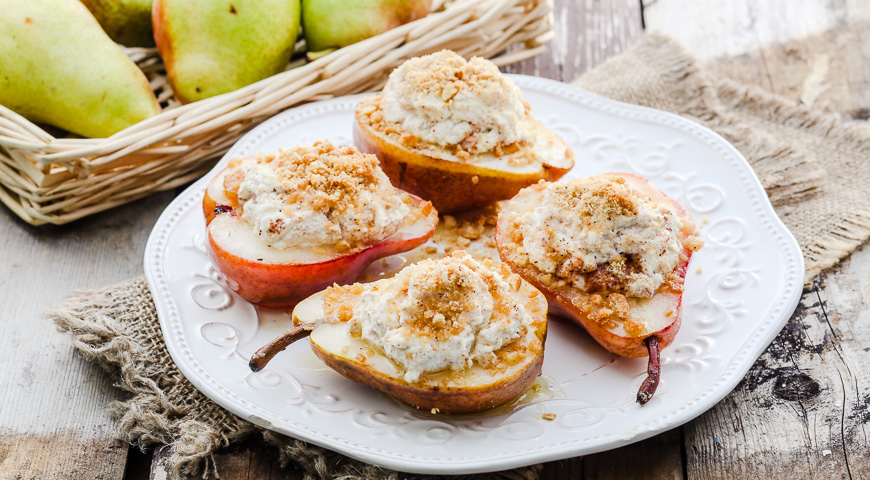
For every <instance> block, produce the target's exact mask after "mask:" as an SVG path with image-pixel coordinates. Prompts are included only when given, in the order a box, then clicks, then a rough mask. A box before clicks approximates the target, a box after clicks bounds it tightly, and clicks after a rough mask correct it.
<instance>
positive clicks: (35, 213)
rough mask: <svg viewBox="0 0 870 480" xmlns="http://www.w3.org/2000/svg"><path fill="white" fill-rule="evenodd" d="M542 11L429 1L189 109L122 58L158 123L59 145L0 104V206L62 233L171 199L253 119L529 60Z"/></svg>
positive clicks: (158, 80) (139, 59) (509, 3)
mask: <svg viewBox="0 0 870 480" xmlns="http://www.w3.org/2000/svg"><path fill="white" fill-rule="evenodd" d="M552 9H553V5H552V0H435V1H434V2H433V12H432V13H430V14H429V15H428V16H426V17H425V18H422V19H420V20H417V21H415V22H412V23H409V24H406V25H403V26H401V27H398V28H396V29H393V30H390V31H388V32H385V33H383V34H381V35H378V36H376V37H373V38H370V39H368V40H365V41H362V42H360V43H357V44H354V45H351V46H349V47H345V48H342V49H339V50H337V51H336V52H334V53H331V54H329V55H326V56H325V57H323V58H320V59H318V60H316V61H314V62H311V63H306V62H305V61H304V60H299V61H295V62H291V64H290V65H288V68H287V70H286V71H285V72H283V73H280V74H278V75H275V76H272V77H269V78H267V79H265V80H262V81H260V82H257V83H255V84H253V85H249V86H247V87H245V88H242V89H239V90H236V91H234V92H230V93H227V94H224V95H220V96H217V97H213V98H209V99H206V100H201V101H199V102H195V103H191V104H188V105H180V104H179V102H178V101H177V100H176V99H175V98H174V96H173V94H172V89H171V88H170V87H169V85H168V82H167V80H166V77H165V73H164V69H163V65H162V63H161V61H160V57H159V56H158V55H157V52H156V50H155V49H128V50H127V53H128V54H129V55H130V57H131V58H132V59H133V60H134V61H135V62H136V63H137V64H138V65H139V67H140V68H142V70H143V71H144V72H145V74H146V76H147V77H148V79H149V81H150V82H151V87H152V88H153V89H154V92H155V94H156V95H157V99H158V100H159V101H160V102H161V104H163V105H166V108H165V109H164V110H163V112H161V113H160V114H159V115H157V116H155V117H152V118H149V119H147V120H144V121H142V122H139V123H137V124H136V125H133V126H131V127H129V128H127V129H125V130H123V131H121V132H118V133H117V134H115V135H113V136H111V137H109V138H101V139H84V138H59V137H57V136H54V135H52V134H50V133H49V132H46V131H45V130H44V129H42V128H41V127H39V126H37V125H35V124H33V123H32V122H30V121H28V120H27V119H25V118H23V117H21V116H20V115H18V114H16V113H15V112H12V111H11V110H9V109H8V108H5V107H3V106H2V105H0V201H2V202H3V203H4V204H6V205H7V206H8V207H9V208H11V209H12V211H14V212H15V213H16V214H17V215H18V216H19V217H21V218H22V219H24V221H26V222H28V223H31V224H33V225H41V224H45V223H54V224H62V223H67V222H70V221H73V220H76V219H79V218H82V217H84V216H87V215H90V214H93V213H96V212H99V211H102V210H106V209H109V208H112V207H115V206H117V205H121V204H123V203H127V202H130V201H132V200H135V199H137V198H141V197H143V196H145V195H148V194H150V193H152V192H156V191H160V190H167V189H171V188H174V187H176V186H178V185H182V184H184V183H187V182H189V181H191V180H193V179H195V178H197V177H199V176H201V175H202V174H203V173H205V172H206V171H208V169H210V168H211V166H212V165H213V164H214V162H215V161H216V160H217V159H219V158H220V157H221V156H222V155H223V154H224V152H226V151H227V149H229V147H230V146H231V145H232V144H233V143H234V142H235V141H236V140H238V138H239V137H241V136H242V135H243V134H244V133H246V132H247V131H248V130H250V129H251V128H253V127H254V126H255V125H256V124H257V123H259V122H260V121H261V120H263V119H265V118H267V117H270V116H272V115H275V114H276V113H278V112H280V111H282V110H285V109H287V108H289V107H292V106H294V105H298V104H300V103H303V102H308V101H313V100H322V99H326V98H331V97H335V96H340V95H348V94H352V93H360V92H366V91H373V90H377V89H379V88H380V87H382V86H383V84H384V82H385V81H386V78H387V75H388V74H389V72H390V71H391V70H392V69H393V68H395V67H396V66H398V65H399V64H400V63H402V62H403V61H404V60H406V59H408V58H410V57H414V56H419V55H424V54H427V53H431V52H434V51H438V50H441V49H445V48H447V49H451V50H455V51H456V52H457V53H459V54H460V55H463V56H471V55H478V56H483V57H488V58H492V60H493V61H494V62H495V63H496V64H497V65H507V64H510V63H513V62H518V61H521V60H524V59H526V58H529V57H532V56H534V55H537V54H538V53H540V52H541V51H542V50H543V48H544V45H545V44H546V43H547V42H548V41H550V40H551V39H552V37H553V31H552V25H553V19H552ZM509 47H510V48H509Z"/></svg>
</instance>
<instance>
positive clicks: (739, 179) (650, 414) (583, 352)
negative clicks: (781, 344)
mask: <svg viewBox="0 0 870 480" xmlns="http://www.w3.org/2000/svg"><path fill="white" fill-rule="evenodd" d="M512 78H513V80H514V81H515V82H516V83H517V84H518V85H519V86H520V88H522V90H523V92H524V94H525V97H526V99H527V100H528V101H529V103H530V104H531V105H532V113H533V114H534V115H535V117H536V118H538V119H539V120H540V121H541V122H542V123H544V124H545V125H547V126H548V127H550V128H551V129H553V130H555V131H556V132H557V133H558V134H559V135H561V136H562V138H564V139H565V141H567V142H568V144H569V145H570V146H571V147H572V148H573V149H574V151H575V153H576V155H577V165H576V167H575V168H574V170H573V171H572V172H570V173H569V174H568V177H576V176H584V175H588V174H593V173H599V172H607V171H627V172H634V173H637V174H639V175H642V176H644V177H646V178H648V179H650V180H651V181H652V183H653V184H655V185H656V186H658V187H659V188H661V189H662V190H664V191H665V192H666V193H668V194H669V195H671V196H673V197H675V198H677V199H678V200H680V201H681V202H682V203H683V204H684V205H685V206H686V207H688V210H689V211H690V212H691V214H692V215H693V216H694V218H695V219H696V220H697V221H698V223H699V224H700V227H701V233H702V238H703V239H704V241H705V242H706V244H705V246H704V248H703V249H702V250H701V251H700V252H699V253H697V254H696V255H695V256H693V257H692V263H691V265H690V268H689V275H688V278H687V279H686V286H687V288H686V292H685V297H684V300H683V315H684V317H683V326H682V330H681V331H680V332H679V334H678V335H677V337H676V340H675V342H674V343H673V345H671V347H669V348H668V349H666V350H665V351H664V352H663V362H664V366H663V371H662V383H661V385H660V386H659V389H658V392H657V393H656V395H655V397H654V398H653V400H652V401H650V402H649V403H648V404H647V405H645V406H643V407H641V406H639V405H637V404H636V403H635V401H634V397H635V393H636V391H637V388H638V386H639V385H640V383H641V381H642V380H643V378H644V376H645V368H646V359H627V358H621V357H618V356H615V355H612V354H609V353H607V352H606V351H604V350H603V349H601V348H600V347H598V346H597V345H596V344H595V343H594V342H593V341H592V340H590V339H589V338H588V337H587V336H586V335H585V334H584V333H583V332H582V331H581V329H580V328H578V327H575V326H573V325H571V324H568V323H566V322H564V321H559V320H553V321H551V327H550V328H551V329H550V333H549V336H548V339H547V346H546V355H545V358H546V360H545V362H544V366H543V375H544V376H543V377H542V380H539V382H538V386H539V387H541V388H539V391H538V393H537V394H536V395H532V396H530V397H531V398H528V399H526V400H525V401H523V402H519V403H518V404H516V405H514V406H512V407H508V408H502V409H500V410H497V411H495V412H490V413H488V414H483V415H469V416H460V417H448V416H444V415H431V414H429V413H427V412H418V411H415V410H413V409H410V408H407V407H405V406H402V405H400V404H398V403H397V402H395V401H393V400H391V399H390V398H388V397H386V396H384V395H382V394H380V393H379V392H377V391H375V390H372V389H369V388H368V387H365V386H362V385H358V384H355V383H353V382H351V381H349V380H346V379H344V378H343V377H341V376H339V375H338V374H335V373H334V372H332V371H331V370H329V369H328V368H326V367H325V366H323V364H322V363H321V362H320V361H319V360H318V359H317V358H316V357H315V356H314V355H313V354H312V353H311V351H310V348H309V346H308V342H298V343H296V344H294V345H292V346H291V347H290V348H289V349H288V350H287V351H285V352H283V353H281V354H279V355H278V356H276V357H275V359H274V360H273V361H272V363H270V364H269V366H268V368H267V369H266V370H264V371H263V372H261V373H259V374H253V373H251V372H250V370H248V366H247V363H248V358H249V356H250V355H251V354H252V353H253V352H254V351H255V350H256V349H257V348H259V347H260V346H262V345H263V344H265V343H267V342H268V341H269V340H271V339H272V338H274V337H276V336H277V335H279V334H280V333H281V332H283V331H284V330H285V329H286V328H287V327H288V325H289V318H288V317H287V316H286V315H284V314H279V313H278V312H275V311H267V310H259V311H258V309H257V308H255V307H254V306H252V305H251V304H249V303H247V302H245V301H244V300H241V299H240V298H239V297H238V296H236V295H235V294H233V293H232V292H230V290H229V289H228V288H227V287H226V286H225V284H224V283H223V281H222V280H221V279H220V277H219V275H218V273H217V271H216V270H215V268H214V267H213V265H212V263H211V261H210V260H209V258H208V256H207V255H206V253H205V250H204V245H205V243H204V240H205V235H204V233H205V222H204V220H203V215H202V211H201V201H202V196H203V192H204V190H205V186H206V182H207V180H208V178H209V177H210V175H207V176H206V177H205V178H203V179H201V180H199V181H198V182H197V183H195V184H194V185H193V186H191V187H190V188H189V189H187V190H186V191H185V192H184V193H183V194H182V195H180V196H179V197H178V198H176V199H175V201H174V202H172V204H171V205H170V206H169V207H168V208H167V209H166V211H165V212H164V213H163V215H161V217H160V219H159V220H158V222H157V225H156V226H155V227H154V230H153V231H152V233H151V237H150V238H149V241H148V246H147V248H146V251H145V273H146V275H147V277H148V282H149V285H150V287H151V291H152V293H153V294H154V300H155V303H156V305H157V311H158V313H159V316H160V322H161V327H162V329H163V335H164V338H165V340H166V345H167V348H168V349H169V353H170V354H171V355H172V358H173V360H175V363H176V364H177V365H178V368H179V369H180V370H181V371H182V373H184V375H185V376H186V377H187V378H188V379H189V380H190V381H191V382H192V383H193V384H194V385H195V386H196V387H197V388H199V389H200V390H201V391H202V392H203V393H205V394H206V395H207V396H208V397H210V398H211V399H213V400H214V401H215V402H217V403H218V404H220V405H222V406H223V407H225V408H227V409H228V410H230V411H231V412H233V413H235V414H236V415H239V416H241V417H243V418H246V419H248V420H250V421H252V422H254V423H256V424H258V425H261V426H263V427H266V428H269V429H272V430H276V431H278V432H281V433H284V434H287V435H290V436H293V437H296V438H300V439H303V440H306V441H309V442H312V443H315V444H318V445H322V446H324V447H327V448H330V449H333V450H336V451H339V452H342V453H344V454H346V455H349V456H351V457H354V458H357V459H360V460H363V461H366V462H370V463H374V464H378V465H382V466H385V467H388V468H393V469H397V470H401V471H407V472H417V473H445V474H446V473H474V472H484V471H494V470H502V469H507V468H512V467H517V466H522V465H528V464H533V463H537V462H544V461H548V460H555V459H562V458H568V457H573V456H577V455H583V454H588V453H593V452H597V451H601V450H606V449H611V448H615V447H619V446H622V445H626V444H628V443H632V442H636V441H639V440H642V439H644V438H647V437H650V436H653V435H655V434H657V433H660V432H663V431H665V430H668V429H670V428H673V427H676V426H678V425H680V424H682V423H685V422H687V421H689V420H691V419H692V418H695V417H696V416H698V415H700V414H701V413H702V412H704V411H705V410H707V409H709V408H710V407H712V406H713V405H714V404H715V403H716V402H718V401H719V400H721V399H722V398H723V397H724V396H725V395H726V394H728V392H730V391H731V389H732V388H734V386H735V385H736V384H737V382H738V381H740V379H741V378H742V377H743V375H744V374H745V373H746V371H747V370H748V369H749V367H750V366H751V365H752V364H753V362H754V361H755V359H756V358H757V357H758V356H759V355H760V354H761V352H762V351H763V350H764V348H765V347H767V345H768V344H769V343H770V342H771V341H772V340H773V338H774V337H775V336H776V334H777V333H778V332H779V330H780V329H781V328H782V326H783V325H784V324H785V323H786V321H787V320H788V318H789V316H790V315H791V313H792V311H793V310H794V308H795V305H796V304H797V302H798V299H799V298H800V294H801V287H802V281H803V271H804V266H803V259H802V257H801V254H800V249H799V248H798V245H797V243H796V242H795V240H794V238H793V237H792V236H791V234H790V233H789V232H788V230H786V228H785V227H784V226H783V224H782V223H781V222H780V221H779V219H778V218H777V216H776V214H775V213H774V211H773V209H772V208H771V206H770V204H769V203H768V200H767V197H766V196H765V194H764V191H763V190H762V188H761V185H760V184H759V182H758V180H757V179H756V177H755V175H754V173H753V172H752V170H751V169H750V167H749V166H748V164H747V163H746V161H745V160H744V159H743V157H742V156H741V155H740V154H739V153H738V152H737V150H735V149H734V148H733V147H732V146H731V145H730V144H728V143H727V142H726V141H725V140H723V139H722V138H721V137H719V136H718V135H716V134H715V133H713V132H712V131H710V130H708V129H706V128H704V127H701V126H699V125H697V124H695V123H693V122H690V121H688V120H686V119H683V118H681V117H678V116H675V115H671V114H668V113H664V112H660V111H656V110H651V109H647V108H641V107H637V106H633V105H627V104H622V103H618V102H615V101H611V100H607V99H604V98H601V97H598V96H595V95H592V94H589V93H586V92H582V91H580V90H576V89H574V88H571V87H570V86H568V85H565V84H562V83H558V82H553V81H549V80H543V79H539V78H533V77H527V76H512ZM358 99H359V97H358V96H354V97H345V98H338V99H335V100H328V101H323V102H318V103H312V104H308V105H304V106H301V107H298V108H294V109H292V110H289V111H287V112H284V113H282V114H280V115H277V116H275V117H273V118H271V119H269V120H267V121H265V122H263V124H262V125H260V126H259V127H257V128H256V129H254V130H252V131H251V132H250V133H248V134H247V135H245V136H244V137H243V138H242V139H241V140H240V141H239V142H238V143H237V144H236V145H235V146H233V148H232V149H230V151H229V152H228V153H227V155H226V156H225V157H224V158H223V160H222V161H221V162H220V163H219V164H218V165H217V166H216V167H215V170H214V171H217V170H218V169H220V168H222V167H223V166H224V165H225V164H226V162H227V160H228V159H229V158H233V157H238V156H243V155H249V154H252V153H256V152H260V151H270V150H275V149H278V148H280V147H286V146H291V145H294V144H298V143H310V142H313V141H315V140H319V139H324V138H327V139H330V140H332V141H333V142H336V143H350V139H351V122H352V118H353V108H354V105H355V103H356V101H357V100H358ZM397 261H401V259H398V260H397ZM542 413H554V414H556V418H555V420H552V421H548V420H545V419H544V418H543V417H542Z"/></svg>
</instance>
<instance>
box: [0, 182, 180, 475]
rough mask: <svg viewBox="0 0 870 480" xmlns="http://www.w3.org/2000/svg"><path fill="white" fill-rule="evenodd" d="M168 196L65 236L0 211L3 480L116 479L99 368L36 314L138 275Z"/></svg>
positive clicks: (82, 224)
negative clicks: (66, 298) (81, 291)
mask: <svg viewBox="0 0 870 480" xmlns="http://www.w3.org/2000/svg"><path fill="white" fill-rule="evenodd" d="M171 199H172V194H171V193H162V194H157V195H153V196H151V197H149V198H148V199H147V200H146V201H142V202H138V203H135V204H130V205H127V206H125V207H122V208H119V209H115V210H112V211H110V212H108V213H106V214H105V215H99V216H95V217H91V218H89V219H86V220H82V221H79V222H76V223H73V224H71V225H68V226H65V227H50V226H48V227H39V228H37V227H33V226H31V225H28V224H26V223H24V222H22V221H21V220H19V219H18V218H17V217H15V216H14V215H12V214H11V213H10V212H9V211H7V210H6V209H0V225H2V227H0V245H2V261H0V319H2V322H3V325H4V329H3V330H4V332H3V335H0V352H4V354H3V355H0V385H2V387H0V479H3V480H5V479H46V480H53V479H62V478H63V479H66V478H99V479H117V478H122V476H123V474H124V468H125V464H126V462H127V450H128V448H127V446H126V445H125V444H122V443H120V442H118V441H116V440H114V435H113V429H114V423H113V421H112V419H111V418H110V417H109V414H108V411H107V409H108V406H109V403H110V402H112V401H113V400H116V399H119V398H121V395H122V394H121V392H120V391H119V390H118V389H116V388H114V387H113V386H112V379H111V378H110V377H109V376H108V375H106V373H105V372H104V371H103V369H102V368H100V366H99V365H97V364H95V363H92V362H88V361H86V360H84V359H83V358H81V357H80V356H79V355H77V354H76V353H75V352H74V351H73V346H72V344H71V343H70V338H69V335H66V334H61V333H58V332H57V331H56V330H55V327H54V325H53V324H52V323H51V322H50V321H48V320H45V319H43V318H42V317H41V316H40V314H39V312H40V310H42V309H44V308H46V307H48V306H50V305H54V304H56V303H58V302H60V301H61V300H62V299H63V298H64V296H66V295H67V294H68V293H70V292H71V291H73V290H77V289H88V288H97V287H101V286H104V285H106V284H109V283H113V282H118V281H121V280H124V279H127V278H130V277H133V276H136V275H141V272H142V254H143V252H144V250H145V241H146V240H147V238H148V233H149V232H150V231H151V227H152V226H153V225H154V222H156V221H157V217H158V216H159V215H160V213H161V212H162V211H163V209H164V208H165V207H166V205H168V204H169V201H170V200H171Z"/></svg>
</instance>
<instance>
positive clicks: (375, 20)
mask: <svg viewBox="0 0 870 480" xmlns="http://www.w3.org/2000/svg"><path fill="white" fill-rule="evenodd" d="M431 5H432V0H305V1H303V2H302V31H303V33H304V34H305V42H306V43H307V44H308V50H309V51H311V52H319V51H321V50H329V49H334V48H341V47H346V46H348V45H350V44H352V43H356V42H359V41H360V40H365V39H366V38H369V37H373V36H375V35H377V34H379V33H383V32H386V31H387V30H389V29H391V28H395V27H398V26H399V25H402V24H405V23H408V22H412V21H414V20H417V19H418V18H423V17H425V16H426V15H428V14H429V9H430V8H431ZM315 56H316V55H315Z"/></svg>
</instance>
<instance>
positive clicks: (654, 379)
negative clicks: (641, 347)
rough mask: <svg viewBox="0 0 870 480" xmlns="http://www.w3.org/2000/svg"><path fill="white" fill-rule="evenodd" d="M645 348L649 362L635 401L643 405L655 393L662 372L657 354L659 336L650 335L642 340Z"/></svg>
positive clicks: (659, 357)
mask: <svg viewBox="0 0 870 480" xmlns="http://www.w3.org/2000/svg"><path fill="white" fill-rule="evenodd" d="M644 343H646V348H647V349H648V350H649V364H648V365H647V367H646V373H647V376H646V379H644V381H643V383H642V384H641V385H640V389H639V390H638V391H637V403H639V404H641V405H644V404H646V402H648V401H650V399H651V398H652V396H653V394H654V393H656V388H658V386H659V380H660V379H661V374H662V362H661V356H660V355H659V337H657V336H655V335H651V336H649V337H647V338H646V340H644Z"/></svg>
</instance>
